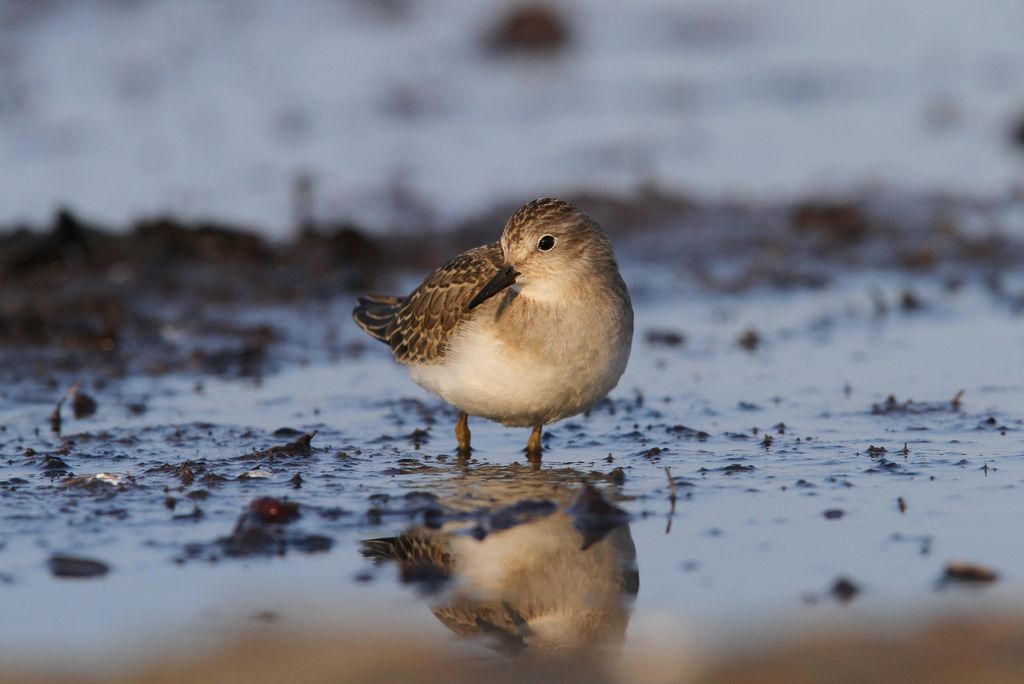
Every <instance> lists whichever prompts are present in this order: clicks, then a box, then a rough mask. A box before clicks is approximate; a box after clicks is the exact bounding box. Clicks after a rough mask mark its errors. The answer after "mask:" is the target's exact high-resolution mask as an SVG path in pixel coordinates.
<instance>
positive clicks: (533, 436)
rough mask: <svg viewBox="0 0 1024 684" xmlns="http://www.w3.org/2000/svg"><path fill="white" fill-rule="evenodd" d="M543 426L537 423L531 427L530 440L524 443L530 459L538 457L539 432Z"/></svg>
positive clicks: (539, 450) (539, 447)
mask: <svg viewBox="0 0 1024 684" xmlns="http://www.w3.org/2000/svg"><path fill="white" fill-rule="evenodd" d="M543 427H544V426H543V425H538V426H536V427H535V428H533V432H531V433H530V441H529V442H527V443H526V453H527V455H528V456H529V457H530V458H531V459H540V452H541V446H540V433H541V430H542V429H543Z"/></svg>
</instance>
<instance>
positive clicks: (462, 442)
mask: <svg viewBox="0 0 1024 684" xmlns="http://www.w3.org/2000/svg"><path fill="white" fill-rule="evenodd" d="M455 438H456V439H457V440H459V453H461V454H468V453H469V452H470V450H471V449H470V447H469V414H466V413H460V414H459V422H457V423H455Z"/></svg>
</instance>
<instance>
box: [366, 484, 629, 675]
mask: <svg viewBox="0 0 1024 684" xmlns="http://www.w3.org/2000/svg"><path fill="white" fill-rule="evenodd" d="M473 479H475V478H473ZM520 484H521V483H520ZM487 485H491V486H487ZM509 485H511V483H510V482H508V481H504V482H500V483H499V482H490V483H487V484H486V485H484V486H478V487H474V489H475V490H477V493H478V494H480V493H481V492H480V490H483V491H484V492H486V493H485V494H484V495H485V496H487V495H491V496H493V494H494V493H495V492H496V491H508V489H509ZM517 489H519V487H515V486H512V487H511V490H512V491H515V490H517ZM576 491H577V492H578V491H579V490H578V489H577V490H576ZM573 493H574V492H572V491H571V490H566V489H564V488H561V489H555V488H552V487H549V488H547V490H544V489H541V490H539V491H538V489H537V487H536V481H534V482H533V486H532V492H531V494H532V497H533V501H532V502H531V503H526V502H523V501H518V502H517V503H516V504H514V505H513V506H510V507H507V508H506V509H505V510H506V511H507V510H516V511H519V512H520V513H523V514H524V515H526V516H527V517H529V516H530V514H531V511H532V512H533V513H534V516H535V517H533V518H532V519H529V520H527V521H525V522H522V523H521V524H518V525H514V526H512V527H509V528H507V529H498V530H494V531H490V532H489V533H487V534H486V536H484V538H483V539H479V538H478V536H479V534H477V535H474V534H471V533H470V530H468V529H467V527H468V526H466V525H465V524H463V526H462V527H463V529H461V530H459V529H458V528H459V525H457V524H453V523H448V524H446V525H444V526H443V527H442V529H440V530H431V529H427V528H425V527H414V528H411V529H409V530H407V531H406V532H405V533H403V534H401V535H399V536H397V537H391V538H385V539H372V540H368V541H365V542H364V543H363V545H364V550H363V553H364V554H365V555H367V556H371V557H374V558H378V559H387V560H394V561H396V562H397V563H398V564H399V567H400V570H401V575H402V579H403V581H415V582H423V583H425V584H426V585H428V586H433V587H435V588H436V587H437V586H438V584H439V583H441V582H445V581H447V580H451V581H452V585H451V587H450V589H449V590H447V591H444V592H441V593H440V594H438V595H437V598H435V599H434V603H433V605H432V610H433V612H434V615H436V616H437V618H438V619H439V620H440V621H441V622H442V623H444V625H445V626H446V627H448V628H449V629H451V630H452V631H453V632H455V633H456V634H458V635H460V636H466V637H475V638H480V639H482V640H483V641H484V642H485V643H487V645H489V646H490V647H491V648H494V649H495V650H497V651H499V652H501V653H503V654H505V655H508V656H518V655H520V654H524V655H529V654H536V655H554V654H563V655H572V654H580V653H585V652H593V651H612V652H614V651H616V650H617V648H618V647H619V646H621V644H622V642H623V640H624V639H625V633H626V627H627V625H628V622H629V613H630V609H631V604H632V599H633V597H635V596H636V593H637V590H638V588H639V574H638V571H637V567H636V550H635V548H634V546H633V539H632V537H631V536H630V533H629V527H628V526H627V525H626V524H624V523H625V517H624V513H623V512H622V511H620V510H619V509H616V508H614V507H613V506H611V505H610V504H608V503H607V502H606V501H604V499H603V498H602V497H601V496H600V495H599V494H597V493H596V490H594V489H592V488H589V487H587V488H585V489H584V492H583V494H581V496H580V498H579V500H578V501H577V503H576V504H574V505H573V506H571V507H569V508H565V507H558V508H556V507H555V506H554V505H552V504H551V502H548V506H547V508H546V510H545V507H544V505H543V504H542V503H541V502H540V501H538V500H537V497H538V496H547V498H549V499H552V500H553V501H557V502H558V503H560V504H564V503H566V502H567V501H571V497H572V495H573ZM595 497H596V498H595ZM509 501H510V499H505V502H506V503H507V502H509ZM446 503H447V501H446ZM609 511H615V512H616V515H615V516H614V517H607V520H605V521H604V522H606V523H607V528H606V529H605V530H603V532H602V533H600V534H597V535H594V534H593V529H594V528H593V524H594V523H595V519H593V518H592V519H590V520H589V521H586V520H584V518H585V517H586V516H588V515H590V516H593V515H603V516H608V513H609ZM545 513H546V514H545ZM496 514H497V515H498V516H499V517H500V515H501V511H497V512H496ZM503 520H506V521H507V518H503ZM581 521H582V522H583V526H584V527H585V526H586V525H587V524H590V525H591V528H590V534H589V535H588V537H589V541H588V539H587V538H585V536H584V534H582V533H581V531H580V529H579V528H580V527H581ZM596 522H597V523H600V522H601V521H596ZM476 529H477V532H479V528H476ZM597 537H600V538H597Z"/></svg>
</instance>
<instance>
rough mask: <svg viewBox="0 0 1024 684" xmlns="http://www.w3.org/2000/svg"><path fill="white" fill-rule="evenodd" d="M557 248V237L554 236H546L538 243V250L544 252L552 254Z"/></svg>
mask: <svg viewBox="0 0 1024 684" xmlns="http://www.w3.org/2000/svg"><path fill="white" fill-rule="evenodd" d="M554 246H555V237H554V236H553V235H545V236H544V237H542V238H541V239H540V241H539V242H538V243H537V249H539V250H540V251H542V252H550V251H551V250H552V249H553V248H554Z"/></svg>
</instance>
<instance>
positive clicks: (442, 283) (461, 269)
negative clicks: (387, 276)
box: [353, 242, 503, 363]
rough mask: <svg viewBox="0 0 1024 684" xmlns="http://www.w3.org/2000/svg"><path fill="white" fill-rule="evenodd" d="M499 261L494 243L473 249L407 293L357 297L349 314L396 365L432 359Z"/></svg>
mask: <svg viewBox="0 0 1024 684" xmlns="http://www.w3.org/2000/svg"><path fill="white" fill-rule="evenodd" d="M502 259H503V257H502V253H501V246H500V245H499V244H498V243H497V242H492V243H491V244H489V245H483V246H482V247H475V248H473V249H471V250H469V251H468V252H463V253H462V254H460V255H459V256H457V257H455V258H454V259H452V260H451V261H449V262H448V263H447V264H445V265H444V266H442V267H441V268H439V269H437V270H436V271H434V272H433V273H431V274H430V275H429V276H427V278H426V279H425V280H424V281H423V282H422V283H421V284H420V286H419V287H417V288H416V289H415V290H413V292H412V294H410V295H409V296H408V297H391V296H381V295H374V296H372V297H363V298H360V300H359V306H358V307H356V310H355V311H354V312H353V317H354V318H355V320H356V323H358V324H359V326H360V327H362V329H363V330H365V331H366V332H368V333H370V334H371V335H373V336H374V337H375V338H377V339H378V340H381V341H382V342H385V343H386V344H387V345H388V346H389V347H391V350H392V351H393V352H394V354H395V358H396V359H397V360H399V361H401V362H402V363H435V362H437V361H439V360H440V359H442V358H443V357H444V353H445V349H446V347H447V344H448V340H450V339H451V337H452V335H453V334H454V333H455V331H456V329H457V328H458V326H459V323H461V322H462V321H463V320H464V319H465V318H467V317H468V316H469V314H470V312H469V311H468V309H467V306H468V304H469V301H470V300H471V299H472V298H473V296H474V295H475V294H476V293H477V292H478V291H479V290H480V288H481V287H483V286H484V284H485V283H486V282H487V281H488V280H490V278H491V276H493V275H494V274H495V273H496V272H497V271H498V269H499V268H500V267H501V263H502Z"/></svg>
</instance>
